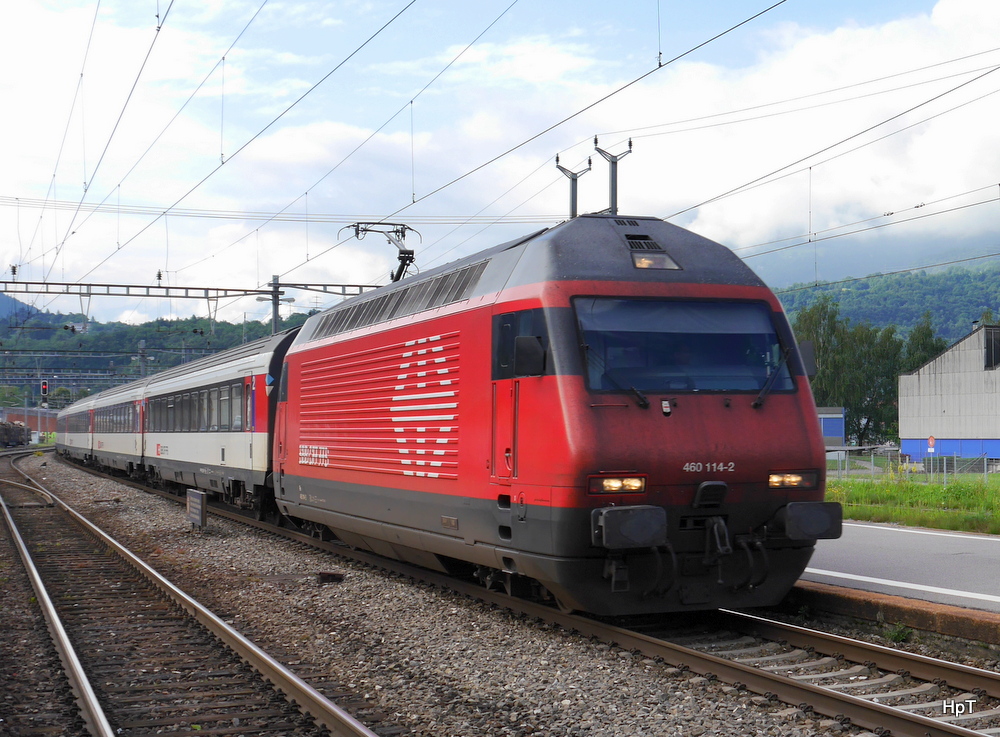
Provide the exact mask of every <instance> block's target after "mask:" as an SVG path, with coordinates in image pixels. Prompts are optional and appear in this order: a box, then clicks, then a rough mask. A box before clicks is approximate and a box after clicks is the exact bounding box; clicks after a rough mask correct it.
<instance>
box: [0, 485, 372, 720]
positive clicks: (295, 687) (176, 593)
mask: <svg viewBox="0 0 1000 737" xmlns="http://www.w3.org/2000/svg"><path fill="white" fill-rule="evenodd" d="M15 468H16V466H15ZM17 470H18V472H19V473H21V475H22V476H24V477H25V478H26V479H28V480H30V481H31V482H32V483H34V484H38V482H37V481H35V480H34V479H32V478H31V477H30V476H29V475H28V474H26V473H25V472H24V471H23V470H21V469H17ZM47 493H48V494H49V496H51V497H52V499H53V501H54V503H55V504H56V505H57V506H58V507H60V508H61V509H63V510H64V511H65V512H66V513H67V514H69V515H70V516H71V517H72V518H73V519H74V520H75V521H76V522H77V523H78V524H80V525H81V526H82V527H83V528H84V529H85V530H86V531H87V532H88V533H90V534H91V535H93V536H94V537H95V538H96V539H97V540H99V541H100V542H102V543H103V544H104V545H107V546H108V547H109V548H110V549H111V550H112V551H114V552H115V554H117V555H118V556H120V557H121V558H123V559H124V560H125V561H127V562H128V563H129V564H131V565H132V566H134V567H135V568H136V570H137V571H139V573H141V574H142V575H143V576H144V577H145V578H146V579H147V580H148V581H150V583H152V584H153V585H154V586H156V587H157V588H158V589H160V591H162V592H163V593H164V594H165V595H166V596H167V597H168V598H169V599H170V600H172V601H173V602H175V603H176V604H177V605H178V606H180V607H181V608H182V609H184V611H186V612H187V613H188V614H189V615H191V616H192V617H193V618H194V619H196V620H197V621H198V622H199V623H201V624H202V625H203V626H204V627H205V628H206V629H208V630H209V631H210V632H211V633H212V634H213V635H215V636H216V637H217V638H219V640H221V641H222V642H223V643H224V644H225V645H226V646H228V647H229V648H230V649H232V650H233V651H234V652H236V653H237V654H238V655H239V656H240V657H241V658H242V659H243V660H245V661H246V662H247V663H248V664H249V665H250V666H251V667H252V668H254V670H256V671H257V672H258V673H260V674H261V675H262V676H263V677H264V678H266V679H267V680H268V681H270V682H271V684H273V685H274V687H275V688H277V689H278V690H279V691H281V692H282V693H284V694H285V696H287V697H288V698H289V699H291V700H292V701H294V702H295V703H296V704H298V705H299V708H301V709H302V710H303V711H304V712H306V713H308V714H309V715H310V716H311V717H312V718H313V719H314V720H315V721H316V723H317V724H319V725H321V726H323V727H326V728H327V729H328V730H330V732H331V734H333V735H336V736H337V737H378V735H376V734H375V732H372V731H371V730H370V729H368V728H367V727H365V726H364V725H363V724H362V723H361V722H359V721H358V720H357V719H355V718H354V717H353V716H351V715H350V714H348V713H347V712H346V711H344V710H343V709H341V708H340V707H339V706H337V705H336V704H334V703H333V702H331V701H330V700H329V699H327V698H326V697H325V696H323V695H322V694H321V693H320V692H319V691H317V690H316V689H314V688H313V687H312V686H310V685H309V684H308V683H306V682H305V681H303V680H302V679H301V678H299V677H298V676H297V675H295V674H294V673H293V672H291V671H290V670H288V669H287V668H285V666H283V665H282V664H281V663H279V662H278V661H277V660H275V659H274V658H272V657H271V656H270V655H268V654H267V653H266V652H264V651H263V650H262V649H261V648H259V647H258V646H257V645H255V644H254V643H253V642H251V641H250V640H248V639H247V638H246V637H244V636H243V635H242V634H240V633H239V632H237V631H236V630H235V629H233V628H232V627H230V626H229V625H227V624H226V623H225V622H223V621H222V620H221V619H220V618H219V617H217V616H216V615H215V614H213V613H212V612H211V611H209V610H208V609H206V608H205V607H204V606H202V605H201V604H200V603H198V602H197V601H195V600H194V599H192V598H191V597H190V596H188V595H187V594H185V593H184V592H183V591H181V589H179V588H177V587H176V586H175V585H174V584H172V583H171V582H170V581H168V580H167V579H166V578H164V577H163V576H162V575H160V574H159V573H158V572H157V571H156V570H155V569H153V568H152V567H150V566H149V565H148V564H147V563H146V562H145V561H143V560H142V559H140V558H139V557H137V556H136V555H135V554H133V553H132V552H131V551H130V550H128V549H127V548H126V547H124V546H123V545H122V544H121V543H119V542H117V541H116V540H114V539H113V538H111V537H109V536H108V535H107V534H106V533H105V532H104V531H103V530H101V529H100V528H98V527H96V526H95V525H93V524H92V523H91V522H90V521H89V520H87V519H86V518H85V517H84V516H83V515H81V514H79V513H78V512H77V511H76V510H74V509H73V508H72V507H70V506H69V505H68V504H66V503H65V502H64V501H62V500H61V499H60V498H59V497H58V496H56V495H55V494H53V493H52V492H51V491H47ZM108 734H109V735H112V734H114V733H113V732H109V733H108ZM101 737H104V735H101Z"/></svg>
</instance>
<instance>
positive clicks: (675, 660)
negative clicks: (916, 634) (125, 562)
mask: <svg viewBox="0 0 1000 737" xmlns="http://www.w3.org/2000/svg"><path fill="white" fill-rule="evenodd" d="M109 478H113V477H109ZM115 480H118V481H121V479H115ZM129 485H132V486H137V485H135V484H131V483H130V482H129ZM137 488H145V487H141V486H139V487H137ZM146 490H147V491H154V492H155V493H158V494H160V495H162V496H165V497H167V498H171V499H173V500H175V501H177V500H178V498H177V497H176V496H173V495H171V494H168V493H165V492H162V491H158V490H150V489H146ZM211 511H212V513H213V514H217V515H219V516H222V517H225V518H228V519H231V520H235V521H239V522H242V523H245V524H248V525H252V526H255V527H257V528H259V529H262V530H265V531H268V532H270V533H272V534H277V535H281V536H284V537H287V538H290V539H293V540H296V541H298V542H303V543H308V544H311V545H313V546H315V547H318V548H321V549H324V550H327V551H330V552H333V553H336V554H337V555H341V556H344V557H347V558H351V559H353V560H357V561H360V562H363V563H366V564H369V565H371V566H373V567H376V568H380V569H383V570H388V571H392V572H394V573H398V574H401V575H404V576H408V577H411V578H413V579H416V580H420V581H424V582H427V583H431V584H433V585H436V586H440V587H442V588H449V589H452V590H455V591H459V592H461V593H463V594H465V595H468V596H470V597H472V598H476V599H480V600H483V601H487V602H489V603H492V604H496V605H497V606H500V607H504V608H506V609H509V610H514V611H519V612H521V613H523V614H525V615H527V616H531V617H534V618H536V619H539V620H542V621H544V622H548V623H552V624H558V625H560V626H561V627H563V628H565V629H568V630H574V631H577V632H579V633H581V634H583V635H585V636H588V637H592V638H595V639H598V640H601V641H604V642H609V643H614V644H617V645H618V646H620V647H622V648H624V649H626V650H630V651H634V652H640V653H643V654H644V655H646V656H647V657H651V658H656V659H658V660H661V661H662V662H664V663H666V664H668V665H669V666H672V667H673V668H676V669H681V670H683V671H689V672H690V674H691V675H692V677H704V678H706V679H709V680H716V679H717V680H719V681H721V682H724V683H728V684H730V686H729V688H734V689H739V690H744V689H745V690H748V691H750V692H754V693H756V694H758V695H759V703H760V704H761V705H767V704H769V703H772V702H784V703H786V704H787V705H789V707H790V708H789V709H788V713H789V716H793V715H794V714H795V713H797V712H809V711H812V712H814V713H816V714H820V715H824V716H825V717H827V718H828V719H829V720H830V724H831V725H833V724H836V723H839V724H842V725H847V724H851V725H854V726H857V727H861V728H863V729H867V730H869V731H870V732H872V733H875V734H878V735H884V736H889V735H920V736H923V735H928V736H929V737H938V736H942V735H976V734H978V735H994V734H1000V674H997V673H994V672H991V671H985V670H981V669H977V668H972V667H969V666H965V665H961V664H957V663H950V662H948V661H944V660H935V659H933V658H928V657H925V656H921V655H916V654H912V653H908V652H905V651H901V650H897V649H893V648H888V647H883V646H880V645H875V644H871V643H866V642H862V641H858V640H852V639H849V638H844V637H840V636H837V635H832V634H828V633H823V632H818V631H815V630H809V629H805V628H801V627H795V626H793V625H788V624H784V623H781V622H777V621H772V620H767V619H764V618H762V617H756V616H751V615H747V614H743V613H739V612H719V613H716V614H715V615H713V616H712V617H711V618H702V621H706V620H708V621H709V624H707V625H706V626H699V627H698V628H697V629H696V630H683V631H680V632H679V631H678V629H677V628H676V627H670V628H668V627H664V626H663V625H662V620H661V622H656V621H644V622H640V621H635V620H633V621H629V622H626V621H619V622H609V621H600V620H597V619H593V618H589V617H585V616H580V615H577V614H565V613H562V612H559V611H557V610H555V609H553V608H551V607H548V606H544V605H541V604H536V603H533V602H528V601H523V600H519V599H511V598H510V597H509V596H507V595H506V594H505V593H502V592H497V591H488V590H485V589H483V588H482V587H481V586H480V585H479V584H477V583H473V582H465V581H460V580H456V579H454V578H449V577H446V576H443V575H441V574H437V573H434V572H430V571H427V570H425V569H420V568H416V567H413V566H410V565H408V564H405V563H400V562H398V561H392V560H387V559H384V558H381V557H378V556H374V555H371V554H369V553H365V552H363V551H357V550H351V549H349V548H345V547H344V546H343V545H340V544H338V543H330V542H325V541H323V540H320V539H318V538H317V537H316V536H314V535H310V534H305V533H301V532H298V531H295V530H290V529H287V528H282V527H277V526H275V525H270V524H267V523H266V522H259V521H256V520H253V519H249V518H248V517H246V516H245V515H243V514H240V513H238V512H234V511H232V510H229V509H226V508H221V507H212V509H211Z"/></svg>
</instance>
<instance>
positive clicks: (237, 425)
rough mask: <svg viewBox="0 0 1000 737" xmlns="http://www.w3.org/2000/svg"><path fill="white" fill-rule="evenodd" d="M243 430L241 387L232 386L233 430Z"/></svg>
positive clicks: (239, 385) (238, 385) (240, 385)
mask: <svg viewBox="0 0 1000 737" xmlns="http://www.w3.org/2000/svg"><path fill="white" fill-rule="evenodd" d="M242 429H243V385H242V384H233V430H242Z"/></svg>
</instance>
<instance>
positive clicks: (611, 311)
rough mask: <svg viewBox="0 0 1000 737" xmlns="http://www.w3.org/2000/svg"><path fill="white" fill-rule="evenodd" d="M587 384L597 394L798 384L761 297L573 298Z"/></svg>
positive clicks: (731, 389)
mask: <svg viewBox="0 0 1000 737" xmlns="http://www.w3.org/2000/svg"><path fill="white" fill-rule="evenodd" d="M573 305H574V309H575V310H576V317H577V321H578V324H579V328H580V339H581V343H582V346H583V353H584V361H585V366H586V369H585V370H586V374H587V386H588V387H589V388H590V389H595V390H599V391H617V392H622V391H630V390H635V389H638V390H640V391H648V392H685V391H688V392H699V391H720V392H722V391H724V392H759V391H760V390H761V389H762V388H763V387H764V385H765V384H766V383H767V382H768V380H769V378H770V377H771V374H772V373H774V372H777V376H775V377H774V381H773V384H772V388H771V389H772V391H775V392H781V391H792V390H793V389H794V388H795V384H794V382H793V381H792V377H791V374H790V373H789V370H788V364H787V362H786V361H784V360H783V358H782V350H783V349H782V346H781V343H780V341H779V340H778V336H777V333H776V331H775V328H774V323H773V321H772V317H771V310H770V307H768V305H766V304H765V303H762V302H698V301H681V300H654V299H623V298H617V297H577V298H575V299H574V300H573Z"/></svg>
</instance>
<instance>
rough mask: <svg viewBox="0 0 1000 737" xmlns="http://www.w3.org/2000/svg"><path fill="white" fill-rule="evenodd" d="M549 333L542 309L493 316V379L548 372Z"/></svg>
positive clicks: (537, 374) (539, 374) (538, 374)
mask: <svg viewBox="0 0 1000 737" xmlns="http://www.w3.org/2000/svg"><path fill="white" fill-rule="evenodd" d="M548 347H549V336H548V329H547V327H546V325H545V312H544V310H542V309H534V310H523V311H521V312H507V313H504V314H502V315H494V316H493V380H494V381H497V380H499V379H512V378H515V377H523V376H541V375H542V374H544V373H545V368H546V354H547V353H548Z"/></svg>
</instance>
